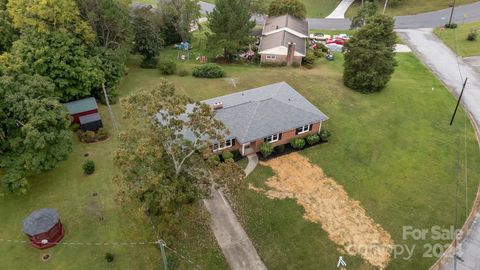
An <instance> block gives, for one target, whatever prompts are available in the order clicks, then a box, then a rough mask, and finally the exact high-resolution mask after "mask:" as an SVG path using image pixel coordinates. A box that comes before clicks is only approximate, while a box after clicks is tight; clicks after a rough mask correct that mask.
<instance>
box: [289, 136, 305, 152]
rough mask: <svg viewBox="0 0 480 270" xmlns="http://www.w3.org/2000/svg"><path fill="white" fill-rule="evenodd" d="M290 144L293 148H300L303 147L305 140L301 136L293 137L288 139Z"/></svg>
mask: <svg viewBox="0 0 480 270" xmlns="http://www.w3.org/2000/svg"><path fill="white" fill-rule="evenodd" d="M290 145H291V146H292V147H293V149H297V150H298V149H302V148H303V147H305V140H304V139H302V138H293V139H292V140H290Z"/></svg>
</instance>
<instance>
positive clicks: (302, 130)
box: [296, 125, 310, 135]
mask: <svg viewBox="0 0 480 270" xmlns="http://www.w3.org/2000/svg"><path fill="white" fill-rule="evenodd" d="M309 131H310V125H305V126H303V127H299V128H297V133H296V134H297V135H298V134H302V133H305V132H309Z"/></svg>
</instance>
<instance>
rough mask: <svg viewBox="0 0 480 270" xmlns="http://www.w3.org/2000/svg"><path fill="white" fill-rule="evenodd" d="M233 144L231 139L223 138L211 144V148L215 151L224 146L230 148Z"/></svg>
mask: <svg viewBox="0 0 480 270" xmlns="http://www.w3.org/2000/svg"><path fill="white" fill-rule="evenodd" d="M232 146H233V139H229V140H225V141H223V143H220V144H218V143H214V144H212V150H213V151H214V152H215V151H220V150H223V149H226V148H230V147H232Z"/></svg>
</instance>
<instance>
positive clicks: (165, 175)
mask: <svg viewBox="0 0 480 270" xmlns="http://www.w3.org/2000/svg"><path fill="white" fill-rule="evenodd" d="M122 106H123V109H124V113H125V114H124V116H125V117H126V118H128V119H132V120H135V121H136V122H137V123H139V125H137V127H135V128H133V129H131V130H128V131H126V132H123V133H122V134H121V135H120V146H119V148H118V150H117V151H116V154H115V163H116V164H117V166H118V167H119V169H120V172H121V174H120V175H119V176H118V177H116V179H115V181H116V182H117V185H118V186H119V189H120V192H119V194H118V195H119V196H118V198H119V199H120V201H121V202H124V203H125V202H129V201H132V200H133V201H134V202H135V203H138V204H140V205H141V207H142V209H143V211H144V212H145V213H147V215H149V216H151V217H155V216H157V217H161V220H162V221H163V222H164V223H167V225H169V224H171V223H172V222H173V223H174V220H175V219H178V218H181V217H178V215H177V213H178V211H179V209H180V208H182V207H183V206H184V205H187V204H191V203H193V202H195V201H196V200H198V199H201V198H204V197H205V196H206V195H207V194H208V191H209V186H210V185H211V184H213V182H216V181H218V182H219V184H224V182H228V181H229V180H228V179H232V183H238V182H239V181H238V179H239V178H241V177H243V172H242V171H241V169H240V168H239V167H238V166H237V165H236V164H235V163H233V164H226V165H223V166H221V167H219V166H218V164H215V163H213V162H210V161H211V159H209V156H210V155H212V154H211V152H210V151H208V149H209V146H210V145H211V144H212V143H213V142H214V141H216V140H220V138H224V136H225V134H226V133H227V131H225V128H224V126H223V124H222V123H221V122H219V121H217V120H215V118H214V113H213V111H212V109H211V108H210V107H209V106H207V105H205V104H202V103H198V102H194V101H193V100H191V99H190V98H188V97H186V96H182V95H178V94H176V93H175V89H174V87H173V85H172V84H171V83H168V82H166V81H162V82H161V83H160V84H159V85H157V86H156V87H154V88H153V89H149V90H143V91H139V92H136V93H135V94H133V95H131V96H129V97H127V98H126V99H124V100H122ZM203 153H205V154H203ZM227 173H228V174H227ZM219 179H220V180H221V181H224V182H220V180H219ZM225 179H227V180H225Z"/></svg>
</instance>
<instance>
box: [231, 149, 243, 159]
mask: <svg viewBox="0 0 480 270" xmlns="http://www.w3.org/2000/svg"><path fill="white" fill-rule="evenodd" d="M241 158H242V154H240V151H233V159H234V160H239V159H241Z"/></svg>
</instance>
